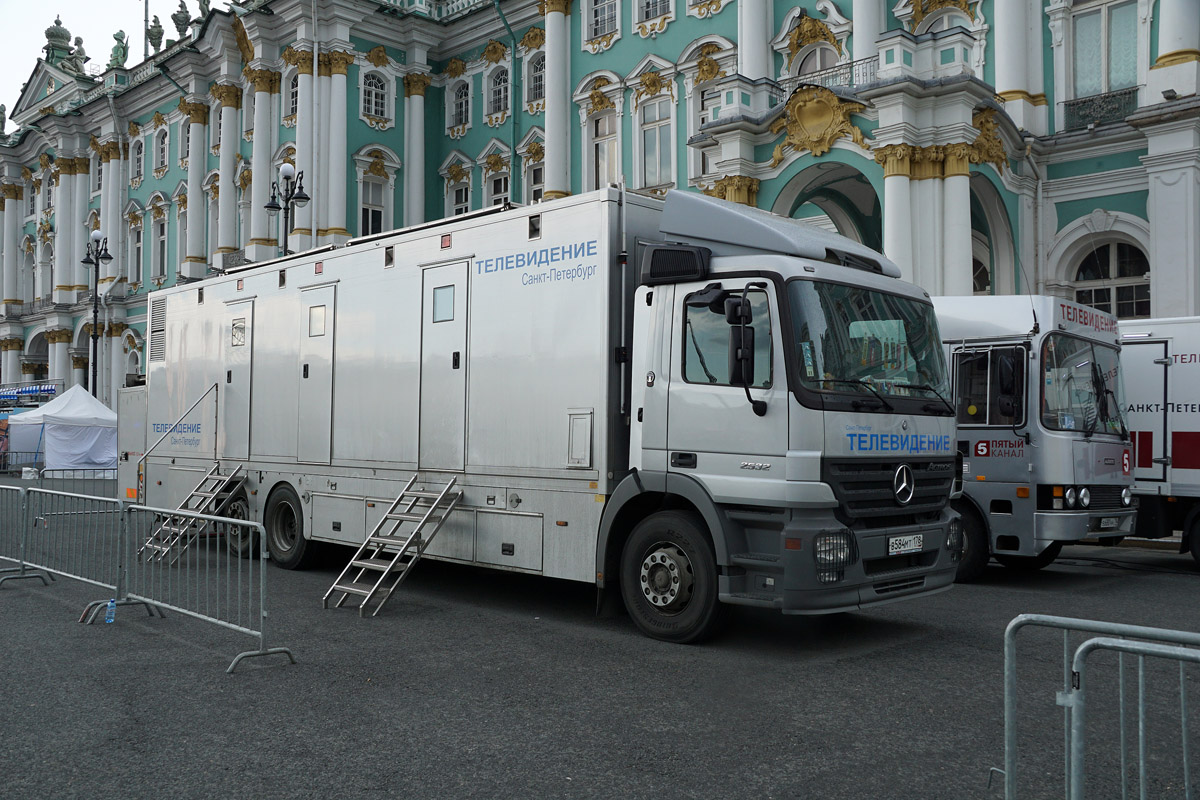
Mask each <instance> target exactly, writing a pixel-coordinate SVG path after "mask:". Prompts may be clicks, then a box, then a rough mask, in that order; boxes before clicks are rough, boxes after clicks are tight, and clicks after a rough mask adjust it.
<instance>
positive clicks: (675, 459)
mask: <svg viewBox="0 0 1200 800" xmlns="http://www.w3.org/2000/svg"><path fill="white" fill-rule="evenodd" d="M671 466H672V467H695V466H696V454H695V453H671Z"/></svg>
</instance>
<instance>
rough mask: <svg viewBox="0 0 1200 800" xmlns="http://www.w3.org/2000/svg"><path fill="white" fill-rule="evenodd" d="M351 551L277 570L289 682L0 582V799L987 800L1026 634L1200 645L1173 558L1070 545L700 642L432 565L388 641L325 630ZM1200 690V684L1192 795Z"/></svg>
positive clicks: (1104, 761)
mask: <svg viewBox="0 0 1200 800" xmlns="http://www.w3.org/2000/svg"><path fill="white" fill-rule="evenodd" d="M350 552H351V551H349V550H346V549H341V548H331V549H330V552H329V554H328V557H327V559H326V560H325V563H324V564H323V565H321V566H320V567H319V568H317V569H314V570H310V571H305V572H285V571H282V570H279V569H276V568H274V566H273V565H272V566H271V567H270V569H269V584H268V586H269V598H270V601H269V602H270V606H269V607H270V616H269V619H268V626H269V627H268V631H267V644H268V645H284V646H287V647H289V648H291V649H292V650H293V652H294V653H295V656H296V659H297V662H298V663H296V664H295V665H292V664H289V663H288V662H287V659H286V658H284V657H282V656H274V657H270V658H264V659H250V660H248V661H246V662H244V663H243V665H242V666H240V667H239V668H238V670H237V672H236V673H235V674H233V675H227V674H226V672H225V668H226V667H227V666H228V664H229V662H230V660H231V659H232V657H233V656H234V654H236V653H238V652H240V651H242V650H247V649H253V647H254V646H255V642H254V640H252V639H251V638H250V637H248V636H245V635H243V634H239V633H236V632H233V631H229V630H226V629H223V628H220V627H218V626H216V625H212V624H210V623H206V622H203V621H200V620H196V619H192V618H189V617H186V616H184V615H180V614H177V613H172V612H170V611H168V612H167V616H166V618H165V619H161V618H158V617H149V616H147V615H146V614H145V612H144V611H143V610H140V609H137V608H125V607H123V608H120V609H118V614H117V620H116V622H115V623H114V624H111V625H106V624H103V623H102V622H100V623H97V624H94V625H90V626H88V625H81V624H79V623H78V622H76V620H77V618H78V616H79V613H80V611H81V610H82V608H83V606H84V604H86V603H87V602H88V601H91V600H95V599H101V598H100V595H101V594H102V593H103V592H102V590H98V589H95V588H93V587H89V586H87V585H84V584H81V583H77V582H74V581H70V580H65V579H59V580H57V581H55V582H54V583H52V584H51V585H49V586H42V585H40V583H39V582H36V581H20V582H15V583H14V582H10V583H7V584H5V585H3V586H0V614H3V620H4V625H3V631H4V634H3V639H2V642H3V644H2V646H0V665H2V667H3V670H2V672H0V675H2V676H3V678H2V687H3V688H2V689H0V731H2V735H3V737H4V740H3V742H2V743H0V795H2V796H3V797H6V798H44V797H64V798H66V797H81V798H84V797H85V798H143V797H144V798H168V797H256V798H273V797H339V798H356V797H439V798H446V797H467V796H472V797H529V796H550V797H670V798H675V797H713V798H729V797H788V798H867V797H870V798H956V799H957V798H996V797H1001V796H1002V793H1001V791H1000V789H999V786H998V783H996V784H993V786H992V788H990V789H989V788H987V783H988V770H989V768H990V767H993V766H1001V764H1002V762H1003V719H1002V708H1003V689H1002V672H1003V652H1002V636H1003V632H1004V628H1005V626H1006V625H1007V624H1008V622H1009V620H1011V619H1012V618H1013V617H1015V616H1016V615H1018V614H1021V613H1045V614H1059V615H1064V616H1073V617H1086V618H1091V619H1101V620H1110V621H1115V622H1126V623H1134V624H1142V625H1152V626H1159V627H1171V628H1183V629H1187V630H1192V631H1200V603H1198V602H1197V598H1198V597H1200V570H1197V569H1196V567H1195V563H1194V562H1193V560H1192V559H1191V558H1190V557H1189V556H1186V555H1179V554H1177V553H1171V552H1165V551H1161V550H1150V549H1137V548H1125V547H1122V548H1108V547H1090V546H1078V547H1073V548H1067V549H1066V550H1065V551H1064V554H1063V556H1062V557H1061V558H1060V560H1059V561H1058V562H1056V563H1055V564H1054V565H1052V566H1051V567H1049V568H1047V569H1046V570H1044V571H1042V572H1040V573H1036V574H1032V575H1030V574H1020V573H1016V572H1013V571H1010V570H1006V569H1005V568H1003V567H1000V566H997V565H992V566H991V567H989V569H988V571H987V573H986V575H985V578H984V580H983V581H982V582H980V583H978V584H974V585H970V586H956V587H954V588H952V589H951V590H950V591H948V592H944V593H942V594H939V595H936V596H933V597H929V598H925V599H921V600H915V601H909V602H902V603H896V604H893V605H889V606H885V607H881V608H877V609H874V610H871V611H864V612H859V613H853V614H842V615H836V616H828V617H815V618H804V617H784V616H782V615H780V614H778V613H775V612H769V611H762V610H756V609H745V608H733V609H731V610H730V613H729V619H728V624H727V625H726V627H725V629H724V631H723V632H722V633H721V634H720V635H719V636H718V637H717V638H716V639H715V640H713V641H711V642H709V643H707V644H704V645H699V646H680V645H671V644H665V643H661V642H657V641H654V640H651V639H647V638H646V637H644V636H642V635H641V634H640V633H638V632H637V630H636V629H635V628H634V626H633V624H632V623H631V621H630V620H629V619H628V618H627V617H624V616H612V617H607V618H597V617H596V616H595V592H594V589H592V588H591V587H590V586H586V585H581V584H572V583H568V582H563V581H553V580H547V579H542V578H537V577H531V576H524V575H517V574H508V573H499V572H491V571H485V570H481V569H475V568H468V567H461V566H454V565H446V564H437V563H432V562H425V563H422V564H421V565H420V566H419V567H418V568H417V569H416V571H415V572H414V573H413V575H412V576H411V577H410V579H409V580H408V582H407V583H406V584H405V585H404V587H402V588H401V589H400V590H399V593H398V595H397V596H395V597H394V598H393V599H392V600H391V601H390V602H389V604H388V605H387V606H386V607H385V609H384V610H383V612H382V613H381V614H380V616H378V617H375V618H367V619H360V618H359V617H358V616H357V614H356V613H355V612H354V611H352V610H348V609H331V610H324V609H322V608H321V596H322V594H324V592H325V590H326V589H327V588H328V586H329V584H330V583H332V581H333V579H334V577H336V574H337V571H338V570H339V568H340V567H341V566H342V564H343V563H344V560H345V559H346V558H348V556H349V554H350ZM1022 636H1023V637H1025V638H1024V639H1023V641H1022V651H1021V653H1022V661H1021V665H1022V669H1023V672H1022V691H1023V695H1022V698H1021V702H1022V705H1021V713H1022V716H1021V724H1022V731H1021V735H1022V739H1021V753H1022V771H1021V782H1022V787H1023V789H1024V793H1023V794H1022V797H1061V796H1062V794H1063V793H1062V784H1061V781H1062V769H1063V767H1062V741H1063V737H1062V710H1061V709H1059V708H1058V707H1056V706H1055V704H1054V692H1055V690H1056V689H1059V688H1061V686H1058V685H1056V681H1061V676H1062V667H1061V659H1062V649H1063V646H1062V638H1061V635H1059V634H1054V633H1049V632H1030V633H1029V634H1028V635H1027V636H1026V635H1025V634H1022ZM1148 677H1149V679H1150V680H1149V684H1150V687H1151V688H1150V691H1149V695H1150V698H1151V702H1155V701H1158V702H1160V703H1161V705H1162V706H1163V708H1164V709H1166V710H1167V711H1166V712H1164V713H1165V714H1166V716H1164V717H1162V719H1163V720H1166V721H1164V722H1163V726H1165V727H1161V726H1160V727H1161V730H1160V729H1159V728H1157V727H1156V728H1154V729H1153V735H1154V737H1155V738H1153V739H1152V740H1151V742H1150V744H1149V752H1150V756H1151V758H1152V760H1153V763H1152V765H1151V767H1152V768H1151V777H1152V779H1153V782H1152V783H1151V789H1152V791H1151V794H1150V796H1153V797H1163V796H1180V797H1182V796H1183V795H1182V791H1181V790H1180V789H1179V784H1178V779H1177V777H1175V775H1176V772H1177V771H1178V770H1177V765H1176V763H1175V762H1177V761H1178V755H1179V744H1180V743H1179V736H1178V732H1179V730H1180V729H1179V722H1178V707H1177V706H1178V689H1179V678H1178V672H1177V671H1176V672H1170V671H1169V670H1168V671H1166V672H1161V673H1155V672H1148ZM1198 684H1200V670H1192V671H1191V672H1190V673H1189V674H1188V677H1187V678H1186V686H1187V688H1188V690H1189V691H1190V693H1191V696H1192V698H1193V699H1192V702H1191V705H1190V709H1191V711H1190V716H1191V739H1192V762H1193V763H1192V773H1193V775H1192V780H1193V783H1195V782H1196V780H1197V775H1196V773H1197V772H1198V771H1200V769H1198V768H1197V763H1198V762H1200V740H1198V737H1200V718H1198V717H1197V712H1196V709H1197V708H1200V685H1198ZM1172 691H1173V692H1175V694H1174V695H1172V694H1171V692H1172ZM1098 696H1099V695H1098ZM1172 698H1174V700H1172ZM1110 705H1111V704H1110ZM1172 709H1173V711H1171V710H1172ZM1168 712H1169V713H1168ZM1170 713H1174V714H1175V717H1174V718H1170V717H1169V714H1170ZM1108 716H1109V717H1111V714H1109V715H1108ZM1170 719H1174V721H1173V722H1171V721H1170ZM1096 721H1097V723H1102V722H1104V721H1105V714H1104V713H1100V714H1097V715H1096ZM1109 721H1110V722H1111V719H1109ZM1172 731H1174V732H1175V733H1174V734H1172V733H1171V732H1172ZM1113 741H1115V740H1114V739H1113V734H1112V733H1111V731H1109V732H1106V731H1104V730H1100V729H1097V730H1096V731H1095V734H1094V736H1093V738H1092V740H1091V743H1092V747H1093V750H1091V751H1089V753H1090V754H1091V756H1094V761H1095V762H1096V765H1097V766H1096V769H1097V770H1098V771H1097V773H1096V777H1095V781H1096V783H1095V784H1093V785H1094V787H1095V788H1094V790H1093V791H1092V792H1090V793H1089V796H1094V797H1107V796H1119V793H1116V792H1117V790H1116V788H1115V787H1116V783H1115V781H1116V778H1115V776H1114V774H1112V769H1110V767H1111V763H1112V759H1111V758H1109V757H1108V756H1109V755H1111V752H1110V751H1111V750H1112V746H1113V745H1112V743H1113ZM1106 754H1107V755H1106ZM1089 763H1091V762H1089ZM1102 767H1103V768H1105V769H1107V772H1104V773H1103V774H1102V773H1101V772H1100V771H1099V770H1100V769H1101V768H1102ZM1193 791H1194V792H1195V791H1196V789H1195V788H1194V789H1193Z"/></svg>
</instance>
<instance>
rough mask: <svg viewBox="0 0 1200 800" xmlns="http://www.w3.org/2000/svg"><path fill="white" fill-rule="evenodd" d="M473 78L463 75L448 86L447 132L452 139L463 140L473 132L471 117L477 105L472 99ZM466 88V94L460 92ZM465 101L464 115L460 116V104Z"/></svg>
mask: <svg viewBox="0 0 1200 800" xmlns="http://www.w3.org/2000/svg"><path fill="white" fill-rule="evenodd" d="M473 82H474V81H473V76H471V75H463V76H461V77H459V78H456V79H454V80H453V81H451V82H450V83H448V84H447V85H446V104H445V105H446V130H447V131H448V135H449V136H450V138H451V139H461V138H462V137H464V136H466V135H467V131H469V130H471V116H472V112H473V111H474V108H473V107H474V105H475V103H474V102H473V101H472V98H471V84H472V83H473ZM463 87H466V91H465V93H463V92H460V90H461V89H462V88H463ZM460 101H463V102H464V105H463V112H464V113H463V115H462V116H461V117H460V115H459V114H458V110H459V102H460Z"/></svg>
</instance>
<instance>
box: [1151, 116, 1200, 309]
mask: <svg viewBox="0 0 1200 800" xmlns="http://www.w3.org/2000/svg"><path fill="white" fill-rule="evenodd" d="M1189 123H1190V124H1191V125H1192V126H1195V120H1187V121H1184V122H1174V123H1169V125H1170V126H1171V127H1176V128H1180V127H1183V126H1187V125H1188V124H1189ZM1164 133H1165V131H1164ZM1192 137H1193V138H1195V139H1197V140H1200V133H1198V132H1196V131H1194V130H1193V131H1192ZM1148 138H1149V140H1150V141H1149V144H1150V154H1149V155H1146V156H1142V164H1143V165H1144V166H1145V168H1146V173H1147V174H1148V176H1149V178H1150V196H1149V198H1148V202H1147V204H1146V216H1147V217H1148V218H1149V220H1150V252H1149V253H1147V256H1148V257H1149V259H1150V304H1151V305H1150V311H1151V315H1152V316H1155V317H1182V316H1195V315H1197V314H1200V274H1197V271H1196V265H1197V264H1200V225H1198V224H1197V220H1200V149H1194V148H1193V149H1190V150H1187V151H1184V152H1156V151H1158V150H1159V149H1160V148H1159V146H1158V143H1159V140H1158V137H1156V136H1150V137H1148Z"/></svg>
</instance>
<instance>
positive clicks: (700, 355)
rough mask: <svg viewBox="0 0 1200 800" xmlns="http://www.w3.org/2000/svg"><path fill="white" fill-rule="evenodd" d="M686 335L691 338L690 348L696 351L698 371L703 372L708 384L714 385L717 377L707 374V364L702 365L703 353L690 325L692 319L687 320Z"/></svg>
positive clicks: (693, 328) (694, 330) (694, 331)
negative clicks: (698, 364)
mask: <svg viewBox="0 0 1200 800" xmlns="http://www.w3.org/2000/svg"><path fill="white" fill-rule="evenodd" d="M687 329H688V333H689V334H691V336H692V347H693V348H695V350H696V358H697V359H699V361H700V369H702V370H704V375H705V376H706V377H707V378H708V382H709V383H716V382H717V376H716V375H713V374H712V373H711V372H709V369H708V364H706V363H704V353H703V352H702V351H701V350H700V345H699V343H697V342H696V329H695V327H693V325H692V318H691V317H688V318H687Z"/></svg>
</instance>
